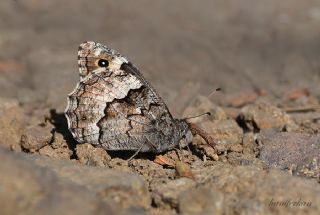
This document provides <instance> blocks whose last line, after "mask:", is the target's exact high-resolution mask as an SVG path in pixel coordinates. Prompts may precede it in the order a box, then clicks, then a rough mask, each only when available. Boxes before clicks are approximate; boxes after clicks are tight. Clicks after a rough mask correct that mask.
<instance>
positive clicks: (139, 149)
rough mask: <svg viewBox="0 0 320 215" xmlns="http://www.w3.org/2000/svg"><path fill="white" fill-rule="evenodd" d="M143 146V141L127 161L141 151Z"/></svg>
mask: <svg viewBox="0 0 320 215" xmlns="http://www.w3.org/2000/svg"><path fill="white" fill-rule="evenodd" d="M142 147H143V143H142V144H141V146H140V147H139V148H138V150H137V151H136V152H135V153H134V154H133V155H132V156H131V157H130V158H129V159H128V162H130V161H131V160H132V159H133V158H134V157H135V156H137V155H138V153H139V152H140V151H141V149H142Z"/></svg>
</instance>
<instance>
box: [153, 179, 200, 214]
mask: <svg viewBox="0 0 320 215" xmlns="http://www.w3.org/2000/svg"><path fill="white" fill-rule="evenodd" d="M195 185H196V182H195V181H193V180H192V179H189V178H178V179H175V180H168V179H165V178H154V180H152V181H151V183H150V188H151V190H152V194H153V202H154V203H155V204H156V205H157V207H164V208H168V207H173V208H176V207H177V205H178V196H179V194H180V193H181V192H183V191H185V190H188V189H190V188H191V187H193V186H195Z"/></svg>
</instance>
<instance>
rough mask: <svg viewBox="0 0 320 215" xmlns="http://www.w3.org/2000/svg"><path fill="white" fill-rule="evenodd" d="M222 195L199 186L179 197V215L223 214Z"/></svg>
mask: <svg viewBox="0 0 320 215" xmlns="http://www.w3.org/2000/svg"><path fill="white" fill-rule="evenodd" d="M223 198H224V196H223V194H221V193H220V192H218V191H217V192H212V191H211V190H210V188H208V187H205V186H201V187H198V188H192V189H191V190H188V191H186V192H183V193H181V194H180V195H179V207H178V210H179V212H180V213H181V214H204V215H205V214H208V215H209V214H223V213H222V211H223V210H222V209H223Z"/></svg>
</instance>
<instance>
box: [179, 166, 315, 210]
mask: <svg viewBox="0 0 320 215" xmlns="http://www.w3.org/2000/svg"><path fill="white" fill-rule="evenodd" d="M207 168H208V169H207V170H206V171H205V170H199V171H201V172H202V174H203V176H202V178H203V180H201V181H199V182H198V183H201V185H199V186H197V187H194V188H192V189H188V190H186V191H184V192H182V193H181V194H180V195H179V197H178V209H179V212H180V213H181V214H292V213H293V214H317V213H318V211H319V210H320V206H319V205H320V187H319V186H318V185H317V182H315V181H312V180H307V179H303V178H299V177H293V176H291V175H289V174H287V173H285V172H281V171H280V170H270V171H268V172H267V171H266V170H262V169H258V168H256V167H254V166H235V167H232V166H230V165H228V164H222V163H220V164H218V165H215V166H213V167H207ZM209 170H210V171H209ZM293 188H294V189H293ZM288 201H290V202H291V204H293V202H299V201H300V202H305V203H306V204H308V205H309V206H304V207H303V206H293V205H292V206H287V207H286V206H279V203H283V202H284V204H285V203H286V202H288ZM277 204H278V206H277Z"/></svg>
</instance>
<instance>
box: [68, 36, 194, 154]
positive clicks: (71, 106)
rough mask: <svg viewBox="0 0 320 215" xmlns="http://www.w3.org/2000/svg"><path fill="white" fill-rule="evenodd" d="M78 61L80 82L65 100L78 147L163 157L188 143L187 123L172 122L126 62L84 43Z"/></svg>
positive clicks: (166, 112) (150, 88)
mask: <svg viewBox="0 0 320 215" xmlns="http://www.w3.org/2000/svg"><path fill="white" fill-rule="evenodd" d="M78 60H79V61H78V63H79V72H80V82H79V83H78V85H77V86H76V88H75V89H74V91H73V92H71V93H70V94H69V97H68V107H67V109H66V117H67V119H68V126H69V130H70V131H71V133H72V135H73V137H74V138H75V139H76V140H77V141H78V142H79V143H91V144H93V145H98V146H101V147H103V148H105V149H106V150H138V149H139V150H140V151H142V152H143V151H153V152H161V151H164V150H167V149H169V148H172V147H174V146H176V145H177V144H178V143H179V141H180V142H182V143H183V144H185V143H187V142H190V141H191V138H192V135H191V132H190V130H189V128H188V125H187V124H186V122H185V121H183V120H177V119H173V118H172V116H171V114H170V112H169V110H168V108H167V106H166V105H165V104H164V102H163V101H162V99H161V98H160V97H159V96H158V95H157V93H156V92H155V90H154V89H153V88H152V87H151V86H150V85H149V83H148V82H147V81H146V80H145V79H144V78H143V76H142V75H141V74H140V73H139V71H138V70H137V69H136V67H134V66H133V65H132V64H131V63H129V62H128V61H127V59H126V58H124V57H122V56H121V55H120V54H118V53H117V52H115V51H114V50H112V49H109V48H107V47H105V46H103V45H101V44H99V43H94V42H85V43H83V44H81V45H80V48H79V52H78ZM101 60H103V61H101Z"/></svg>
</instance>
